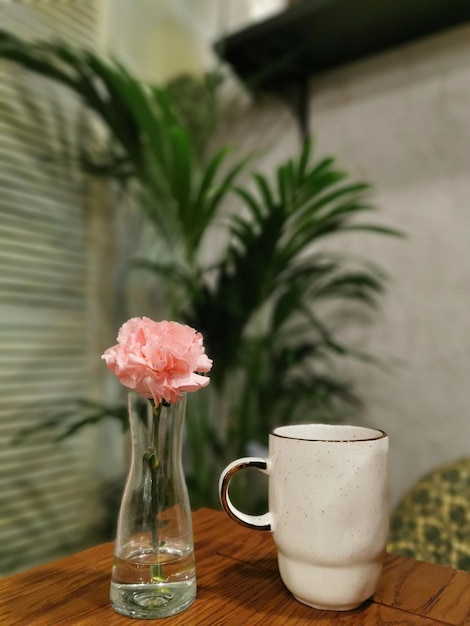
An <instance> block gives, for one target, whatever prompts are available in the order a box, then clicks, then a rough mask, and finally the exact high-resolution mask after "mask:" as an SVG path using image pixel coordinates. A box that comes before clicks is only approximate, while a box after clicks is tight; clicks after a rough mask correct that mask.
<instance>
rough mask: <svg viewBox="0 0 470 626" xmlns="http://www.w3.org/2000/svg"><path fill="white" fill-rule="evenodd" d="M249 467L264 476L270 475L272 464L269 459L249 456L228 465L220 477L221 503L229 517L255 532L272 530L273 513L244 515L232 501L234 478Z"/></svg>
mask: <svg viewBox="0 0 470 626" xmlns="http://www.w3.org/2000/svg"><path fill="white" fill-rule="evenodd" d="M247 467H254V468H255V469H257V470H259V471H260V472H262V473H263V474H268V475H269V473H270V469H271V464H270V461H269V459H263V458H261V457H256V456H248V457H244V458H242V459H237V460H236V461H232V463H230V464H229V465H227V467H226V468H225V469H224V471H223V472H222V474H221V475H220V479H219V496H220V503H221V504H222V507H223V509H224V511H225V512H226V513H227V515H228V516H229V517H231V518H232V519H233V520H234V521H235V522H238V523H239V524H241V525H242V526H247V527H248V528H254V529H255V530H272V517H271V513H264V514H263V515H248V514H247V513H242V512H241V511H239V510H238V509H237V508H236V507H235V506H234V505H233V504H232V501H231V500H230V496H229V493H228V489H229V485H230V481H231V480H232V477H233V476H234V474H236V473H237V472H238V471H239V470H242V469H246V468H247Z"/></svg>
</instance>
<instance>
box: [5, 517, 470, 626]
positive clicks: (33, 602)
mask: <svg viewBox="0 0 470 626" xmlns="http://www.w3.org/2000/svg"><path fill="white" fill-rule="evenodd" d="M193 519H194V539H195V546H196V569H197V583H198V595H197V599H196V601H195V603H194V604H193V605H192V606H191V607H190V608H189V609H187V610H186V611H184V612H183V613H180V614H179V615H176V616H174V617H169V618H166V619H165V620H163V621H164V622H165V623H168V624H169V625H175V626H176V625H178V624H181V625H182V624H184V625H185V626H197V625H201V626H231V625H233V626H240V625H242V626H247V625H255V624H256V625H263V624H267V625H268V626H281V625H284V624H290V625H295V626H302V625H303V624H312V623H314V624H315V626H327V625H329V626H381V625H387V626H389V625H396V626H400V625H401V626H411V625H415V624H416V625H418V626H425V625H426V626H438V625H440V626H445V625H449V624H450V625H452V626H467V625H470V573H469V572H462V571H459V570H455V569H452V568H450V567H442V566H439V565H432V564H430V563H422V562H419V561H414V560H412V559H406V558H403V557H400V556H396V555H388V556H387V557H386V561H385V567H384V572H383V575H382V579H381V582H380V586H379V589H378V591H377V593H376V594H375V595H374V598H373V599H372V600H370V601H368V602H366V603H365V604H364V605H363V606H362V607H360V608H359V609H356V610H354V611H348V612H345V613H336V612H331V611H318V610H316V609H312V608H309V607H307V606H304V605H303V604H300V603H299V602H297V601H296V600H295V599H294V598H293V597H292V596H291V594H290V593H289V592H288V591H287V589H286V588H285V587H284V585H283V584H282V582H281V580H280V578H279V574H278V569H277V561H276V551H275V546H274V543H273V539H272V537H271V535H270V533H266V532H260V531H255V530H249V529H246V528H244V527H242V526H239V525H238V524H236V523H235V522H233V521H232V520H230V519H229V518H228V517H227V516H226V515H225V514H224V513H222V512H220V511H212V510H210V509H201V510H199V511H196V512H195V513H194V514H193ZM112 551H113V547H112V544H111V543H106V544H102V545H99V546H96V547H94V548H91V549H89V550H86V551H84V552H81V553H79V554H76V555H73V556H71V557H67V558H65V559H61V560H60V561H55V562H53V563H49V564H47V565H43V566H41V567H37V568H35V569H31V570H28V571H26V572H23V573H20V574H16V575H14V576H11V577H9V578H5V579H3V580H0V624H2V626H97V625H98V626H124V625H127V626H129V625H130V624H132V623H134V624H136V623H139V620H132V619H131V618H128V617H123V616H122V615H119V614H118V613H116V612H115V611H113V609H112V608H111V606H110V604H109V583H110V575H111V566H112Z"/></svg>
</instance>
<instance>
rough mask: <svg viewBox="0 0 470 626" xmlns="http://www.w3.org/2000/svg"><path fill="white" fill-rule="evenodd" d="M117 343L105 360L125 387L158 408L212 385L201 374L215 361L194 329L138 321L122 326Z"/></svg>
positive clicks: (167, 323)
mask: <svg viewBox="0 0 470 626" xmlns="http://www.w3.org/2000/svg"><path fill="white" fill-rule="evenodd" d="M117 340H118V343H117V345H115V346H113V347H112V348H108V349H107V350H106V351H105V352H104V354H103V355H102V357H101V358H102V359H104V360H105V361H106V365H107V366H108V368H109V369H110V370H111V371H112V372H114V374H116V376H117V377H118V378H119V380H120V381H121V383H122V384H123V385H124V386H125V387H129V388H130V389H134V390H135V391H136V392H137V393H139V394H140V395H141V396H144V397H145V398H152V399H153V401H154V402H155V406H157V405H158V404H160V402H161V401H162V400H164V401H166V402H170V403H174V402H176V401H177V400H178V399H180V398H181V395H182V393H183V392H185V391H197V390H198V389H200V388H201V387H205V386H206V385H208V384H209V378H208V377H207V376H201V375H200V373H205V372H208V371H209V370H210V369H211V367H212V361H211V359H209V358H208V357H207V355H206V354H205V350H204V346H203V338H202V335H201V333H199V332H197V331H196V330H194V328H191V327H190V326H186V325H184V324H178V322H167V321H162V322H154V321H153V320H151V319H149V318H148V317H134V318H132V319H130V320H128V321H127V322H125V323H124V324H123V325H122V326H121V328H120V329H119V334H118V338H117Z"/></svg>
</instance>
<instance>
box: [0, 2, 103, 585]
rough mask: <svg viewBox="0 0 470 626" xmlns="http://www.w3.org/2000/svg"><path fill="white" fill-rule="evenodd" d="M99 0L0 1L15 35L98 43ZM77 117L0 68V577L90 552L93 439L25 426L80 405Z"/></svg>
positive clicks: (84, 259) (81, 244)
mask: <svg viewBox="0 0 470 626" xmlns="http://www.w3.org/2000/svg"><path fill="white" fill-rule="evenodd" d="M100 19H101V12H100V3H99V2H98V1H97V0H75V1H73V0H57V1H54V0H29V1H28V0H24V1H21V0H17V1H10V2H6V3H0V24H1V26H2V28H4V29H7V30H10V31H11V32H13V33H15V34H17V35H20V36H22V37H25V38H28V39H33V38H40V39H45V38H48V37H50V38H54V39H56V38H59V37H60V38H61V39H64V40H65V41H68V42H69V43H76V44H79V45H82V46H86V47H93V46H96V44H97V41H98V39H99V29H100ZM83 115H84V113H83V111H82V110H81V108H80V105H79V103H78V102H77V101H76V99H74V97H73V96H72V95H71V94H70V93H68V92H66V90H65V89H61V88H60V87H59V86H56V85H54V84H53V83H52V82H50V81H47V80H45V79H42V78H40V77H37V76H33V75H32V74H31V73H28V72H27V71H22V70H20V69H19V68H18V67H17V66H14V65H13V64H9V63H6V62H0V573H1V574H2V575H5V574H10V573H13V572H15V571H19V570H22V569H26V568H29V567H32V566H34V565H36V564H38V563H41V562H45V561H47V560H50V559H53V558H56V557H58V556H61V555H64V554H67V553H70V552H72V551H75V550H77V549H79V548H82V547H84V546H85V545H89V544H90V543H91V542H92V541H93V537H94V532H95V530H96V526H97V523H98V522H99V501H98V499H97V496H98V494H97V488H96V486H95V483H94V481H93V475H92V474H91V471H90V462H89V460H90V442H89V440H87V438H86V436H85V435H83V434H78V435H76V436H74V437H73V438H70V439H66V440H65V441H63V442H61V443H57V442H56V441H55V439H54V435H55V433H54V432H51V431H50V430H43V431H40V432H38V433H36V434H34V435H31V436H29V437H23V438H22V439H20V441H19V442H18V441H17V439H18V434H19V433H21V432H23V431H24V429H27V428H29V427H32V426H35V425H37V424H38V422H41V421H46V420H47V419H49V418H50V417H51V415H53V414H54V413H56V412H57V411H62V410H66V409H67V406H68V404H69V403H70V402H71V400H72V399H74V398H77V397H86V395H87V391H88V389H89V384H90V367H89V363H90V354H89V333H90V324H89V321H90V306H91V304H92V303H90V301H89V300H90V297H91V296H90V289H89V285H88V282H89V267H88V263H89V250H88V238H87V224H86V219H85V215H86V211H85V210H84V181H83V177H82V173H81V170H80V167H79V159H78V157H79V139H78V138H79V137H80V127H81V123H82V120H83Z"/></svg>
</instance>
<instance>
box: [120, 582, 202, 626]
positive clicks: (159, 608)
mask: <svg viewBox="0 0 470 626" xmlns="http://www.w3.org/2000/svg"><path fill="white" fill-rule="evenodd" d="M195 599H196V579H195V578H194V579H192V580H186V581H184V582H177V583H157V584H154V583H152V584H138V585H121V584H117V583H114V582H113V583H111V593H110V600H111V606H112V607H113V609H114V610H115V611H117V612H118V613H121V614H122V615H126V616H127V617H135V618H137V619H159V618H162V617H170V616H171V615H176V614H177V613H181V611H184V610H185V609H187V608H188V607H189V606H191V604H192V603H193V602H194V600H195Z"/></svg>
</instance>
